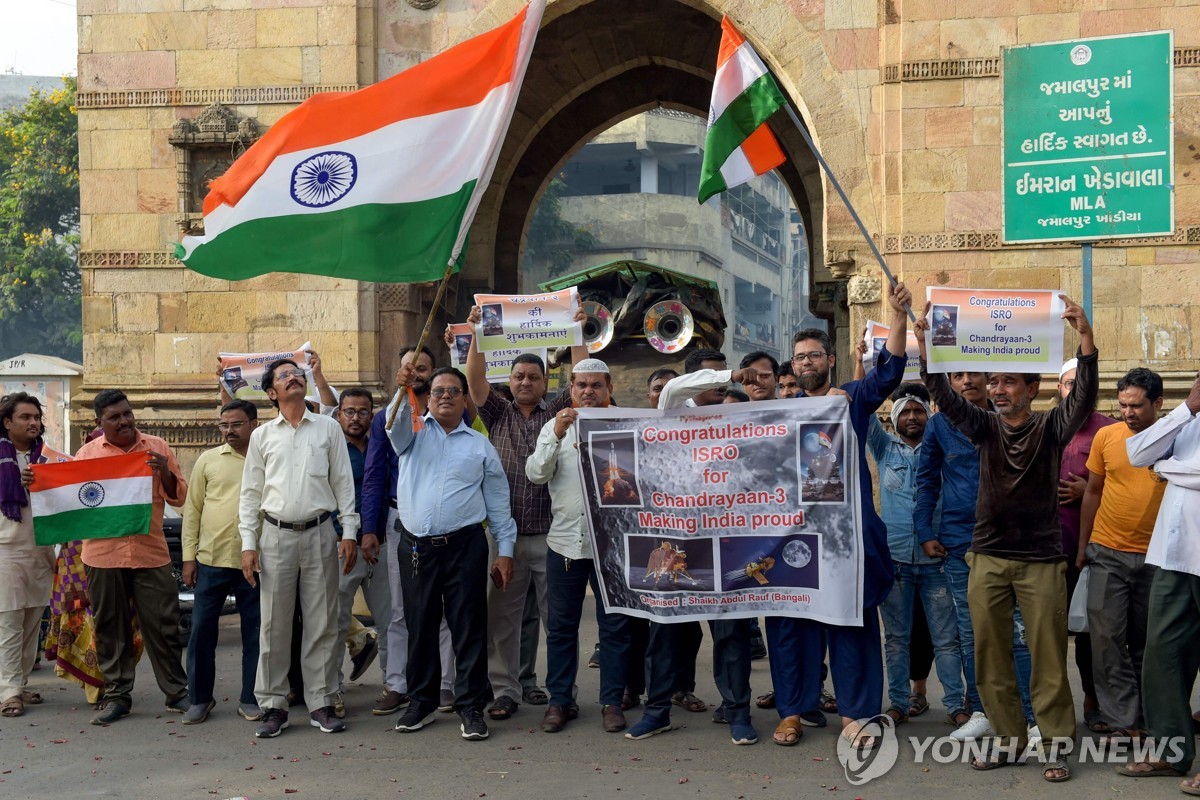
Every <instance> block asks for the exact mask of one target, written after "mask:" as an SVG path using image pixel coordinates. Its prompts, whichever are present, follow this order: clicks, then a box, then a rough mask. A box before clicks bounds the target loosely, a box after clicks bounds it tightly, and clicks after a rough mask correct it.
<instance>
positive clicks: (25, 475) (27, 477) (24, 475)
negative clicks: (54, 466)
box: [21, 467, 33, 489]
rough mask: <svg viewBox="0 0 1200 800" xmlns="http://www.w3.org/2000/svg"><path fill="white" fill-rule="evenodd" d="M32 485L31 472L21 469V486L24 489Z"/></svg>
mask: <svg viewBox="0 0 1200 800" xmlns="http://www.w3.org/2000/svg"><path fill="white" fill-rule="evenodd" d="M32 483H33V470H32V469H30V468H29V467H21V485H22V486H24V487H25V488H27V489H28V488H29V486H30V485H31V484H32Z"/></svg>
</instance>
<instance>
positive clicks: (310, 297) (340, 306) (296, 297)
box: [288, 291, 358, 331]
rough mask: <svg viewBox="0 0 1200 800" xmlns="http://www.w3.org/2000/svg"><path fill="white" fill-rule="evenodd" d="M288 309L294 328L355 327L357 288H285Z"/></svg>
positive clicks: (338, 329)
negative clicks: (287, 290) (318, 290)
mask: <svg viewBox="0 0 1200 800" xmlns="http://www.w3.org/2000/svg"><path fill="white" fill-rule="evenodd" d="M288 313H289V314H290V315H291V317H292V320H293V322H294V323H295V325H296V327H297V329H298V330H306V331H352V330H358V292H356V291H342V292H288Z"/></svg>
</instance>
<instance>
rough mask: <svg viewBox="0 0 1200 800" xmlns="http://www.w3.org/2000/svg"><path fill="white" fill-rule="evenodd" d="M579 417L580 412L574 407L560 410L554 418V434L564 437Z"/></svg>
mask: <svg viewBox="0 0 1200 800" xmlns="http://www.w3.org/2000/svg"><path fill="white" fill-rule="evenodd" d="M578 418H579V412H578V411H576V410H575V409H573V408H564V409H563V410H562V411H560V412H558V416H556V417H555V418H554V435H555V436H557V437H558V438H559V439H562V438H563V437H564V436H566V435H567V431H568V430H569V429H570V427H571V425H573V424H574V423H575V420H576V419H578Z"/></svg>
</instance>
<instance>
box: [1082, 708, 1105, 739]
mask: <svg viewBox="0 0 1200 800" xmlns="http://www.w3.org/2000/svg"><path fill="white" fill-rule="evenodd" d="M1083 723H1084V724H1085V725H1087V727H1088V730H1089V731H1091V732H1092V733H1112V728H1110V727H1109V725H1108V723H1107V722H1105V721H1104V717H1102V716H1100V709H1098V708H1093V709H1091V710H1090V711H1084V712H1083Z"/></svg>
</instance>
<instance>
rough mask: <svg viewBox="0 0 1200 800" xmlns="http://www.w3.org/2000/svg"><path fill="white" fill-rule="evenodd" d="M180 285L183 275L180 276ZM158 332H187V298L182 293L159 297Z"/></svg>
mask: <svg viewBox="0 0 1200 800" xmlns="http://www.w3.org/2000/svg"><path fill="white" fill-rule="evenodd" d="M179 283H180V285H182V284H183V275H180V276H179ZM158 330H159V332H160V333H178V332H180V331H186V330H187V297H186V295H184V294H183V293H182V292H166V293H162V294H159V296H158Z"/></svg>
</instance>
